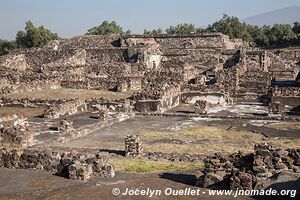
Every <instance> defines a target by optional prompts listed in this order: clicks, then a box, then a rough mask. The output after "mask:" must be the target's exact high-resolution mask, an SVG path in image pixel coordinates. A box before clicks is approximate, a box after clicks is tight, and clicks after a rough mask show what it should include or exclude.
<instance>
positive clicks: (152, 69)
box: [0, 33, 300, 118]
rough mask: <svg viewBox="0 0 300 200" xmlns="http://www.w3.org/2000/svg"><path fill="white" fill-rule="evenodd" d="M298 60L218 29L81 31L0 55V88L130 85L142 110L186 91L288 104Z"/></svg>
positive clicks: (53, 111) (162, 106) (174, 102)
mask: <svg viewBox="0 0 300 200" xmlns="http://www.w3.org/2000/svg"><path fill="white" fill-rule="evenodd" d="M299 58H300V50H299V49H293V50H261V49H253V48H250V47H249V45H248V44H247V43H245V42H243V41H241V40H236V39H235V40H231V39H229V37H228V36H227V35H224V34H221V33H205V34H191V35H180V36H178V35H167V34H162V35H157V36H149V35H111V36H81V37H75V38H71V39H62V40H56V41H51V42H49V43H48V44H47V45H46V46H44V47H42V48H32V49H22V50H16V51H13V52H11V53H9V54H7V55H4V56H1V57H0V83H1V84H5V85H6V86H5V87H3V88H1V93H2V94H3V95H4V94H8V93H10V92H24V91H31V90H35V89H43V88H73V89H95V90H109V91H116V92H128V91H135V94H134V95H133V96H132V101H133V102H132V105H134V106H133V107H134V109H135V111H137V112H143V113H147V112H154V113H155V112H156V113H163V112H165V111H167V110H169V109H171V108H173V107H176V106H178V105H179V104H180V103H185V102H182V98H181V97H182V95H184V96H187V95H189V94H197V95H198V97H201V100H206V101H210V99H211V97H215V98H219V99H220V98H224V99H226V101H223V102H224V104H226V102H231V101H232V99H235V101H246V100H259V101H264V102H265V103H268V102H274V101H279V102H281V103H282V105H290V106H291V107H292V108H293V107H297V106H299V98H300V95H299V83H297V80H296V79H297V75H298V72H299V66H298V63H299ZM12 86H13V87H12ZM198 100H199V99H198ZM220 101H221V100H220ZM194 103H195V102H193V104H194ZM209 103H210V104H211V105H214V104H215V103H214V102H209ZM222 104H223V103H222ZM72 106H74V107H72ZM82 106H83V102H81V103H79V102H77V103H76V102H73V103H72V102H69V103H67V102H66V103H63V104H62V105H58V107H57V105H56V106H50V108H49V110H47V111H46V112H45V117H50V118H52V117H54V118H56V117H58V116H60V115H64V114H66V113H68V111H67V110H66V109H68V110H69V111H70V113H75V112H77V111H76V110H78V109H77V108H78V107H82ZM292 108H291V109H292ZM79 110H81V109H79Z"/></svg>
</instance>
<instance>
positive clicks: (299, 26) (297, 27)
mask: <svg viewBox="0 0 300 200" xmlns="http://www.w3.org/2000/svg"><path fill="white" fill-rule="evenodd" d="M293 32H294V33H295V34H300V22H295V23H294V26H293Z"/></svg>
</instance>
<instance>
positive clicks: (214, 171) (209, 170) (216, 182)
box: [196, 144, 300, 190]
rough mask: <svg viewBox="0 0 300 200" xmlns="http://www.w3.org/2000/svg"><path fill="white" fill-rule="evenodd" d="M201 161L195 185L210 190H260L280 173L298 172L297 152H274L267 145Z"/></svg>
mask: <svg viewBox="0 0 300 200" xmlns="http://www.w3.org/2000/svg"><path fill="white" fill-rule="evenodd" d="M204 161H205V169H204V171H203V174H201V175H199V176H198V178H197V181H196V185H198V186H201V187H205V188H212V189H220V188H222V189H231V190H237V189H238V190H252V189H257V190H260V189H264V188H265V187H266V184H267V182H268V181H270V180H271V179H272V177H274V176H276V175H278V174H280V173H285V172H287V173H299V172H300V149H275V148H273V147H271V146H270V145H268V144H258V145H255V147H254V153H250V154H243V153H241V152H239V153H235V154H231V155H223V154H220V153H216V154H215V155H214V156H208V157H207V158H206V159H205V160H204Z"/></svg>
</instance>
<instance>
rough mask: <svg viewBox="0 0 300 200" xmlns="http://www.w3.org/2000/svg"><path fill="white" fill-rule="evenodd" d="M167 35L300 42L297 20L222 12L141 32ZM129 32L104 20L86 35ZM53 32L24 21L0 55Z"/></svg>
mask: <svg viewBox="0 0 300 200" xmlns="http://www.w3.org/2000/svg"><path fill="white" fill-rule="evenodd" d="M164 32H165V33H168V34H177V35H184V34H193V33H206V32H220V33H223V34H226V35H228V36H229V37H230V38H240V39H243V40H244V41H247V42H249V43H250V44H251V45H252V46H257V47H261V48H286V47H291V46H297V45H299V44H300V22H295V23H294V25H293V26H291V25H290V24H274V25H273V26H263V27H259V26H253V25H249V24H246V23H241V22H240V21H239V19H238V18H237V17H234V16H228V15H226V14H224V16H223V18H222V19H220V20H219V21H216V22H215V23H213V24H210V25H208V27H207V28H199V27H196V26H195V25H194V24H187V23H183V24H178V25H175V26H170V27H169V28H167V29H165V30H163V29H161V28H158V29H153V30H146V29H145V30H144V34H147V35H158V34H162V33H164ZM124 33H125V34H131V31H130V30H127V31H126V32H124V31H123V28H122V27H121V26H120V25H118V24H117V23H116V22H115V21H112V22H109V21H107V20H106V21H103V22H102V23H101V24H100V25H99V26H95V27H93V28H91V29H89V30H88V32H87V33H86V35H109V34H124ZM58 38H59V37H58V35H57V34H56V33H52V32H51V31H50V30H48V29H46V28H45V27H44V26H39V27H35V26H34V25H33V23H32V22H31V21H28V22H26V26H25V31H19V32H18V33H17V34H16V40H15V41H7V40H1V39H0V55H3V54H6V53H8V52H9V51H11V50H13V49H16V48H31V47H41V46H43V45H45V44H46V43H47V42H48V41H50V40H54V39H58Z"/></svg>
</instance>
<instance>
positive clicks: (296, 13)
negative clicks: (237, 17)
mask: <svg viewBox="0 0 300 200" xmlns="http://www.w3.org/2000/svg"><path fill="white" fill-rule="evenodd" d="M241 21H242V22H246V23H248V24H252V25H258V26H263V25H273V24H293V23H294V22H295V21H300V6H293V7H288V8H283V9H279V10H274V11H271V12H266V13H263V14H260V15H256V16H252V17H248V18H245V19H242V20H241Z"/></svg>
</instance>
